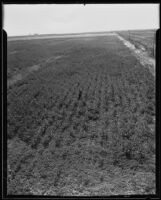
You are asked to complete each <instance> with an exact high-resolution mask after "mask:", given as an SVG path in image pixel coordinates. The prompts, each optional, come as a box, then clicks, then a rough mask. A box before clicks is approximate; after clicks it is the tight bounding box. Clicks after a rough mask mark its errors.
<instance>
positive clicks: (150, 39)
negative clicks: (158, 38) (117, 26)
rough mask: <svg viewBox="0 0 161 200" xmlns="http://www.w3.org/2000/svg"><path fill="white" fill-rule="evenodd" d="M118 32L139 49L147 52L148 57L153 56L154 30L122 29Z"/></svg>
mask: <svg viewBox="0 0 161 200" xmlns="http://www.w3.org/2000/svg"><path fill="white" fill-rule="evenodd" d="M118 33H119V34H120V35H121V36H122V37H124V38H125V39H126V40H128V41H130V42H131V43H132V44H134V45H135V47H136V48H137V49H141V50H142V51H145V52H147V53H148V55H149V56H150V57H152V58H155V43H156V42H155V33H156V31H155V30H146V31H145V30H142V31H140V30H139V31H122V32H118Z"/></svg>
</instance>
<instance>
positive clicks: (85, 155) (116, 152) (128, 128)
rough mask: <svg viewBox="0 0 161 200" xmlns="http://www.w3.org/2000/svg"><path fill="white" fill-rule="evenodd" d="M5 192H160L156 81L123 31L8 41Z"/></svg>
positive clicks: (93, 194)
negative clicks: (124, 39) (128, 44)
mask: <svg viewBox="0 0 161 200" xmlns="http://www.w3.org/2000/svg"><path fill="white" fill-rule="evenodd" d="M7 59H8V66H7V82H8V90H7V136H8V140H7V145H8V149H7V167H8V169H7V172H8V176H7V193H8V194H25V195H26V194H34V195H61V196H95V195H100V196H101V195H106V196H109V195H130V194H155V189H156V187H155V84H154V82H155V80H154V76H153V75H152V73H150V71H149V69H148V68H146V67H145V66H143V65H142V64H140V62H139V60H138V59H136V57H135V56H134V55H133V53H132V52H131V51H130V50H129V49H128V48H127V47H126V46H125V45H124V44H123V42H122V41H121V40H119V38H118V37H117V35H108V36H101V37H96V36H95V37H82V38H78V37H77V38H63V39H62V38H61V39H60V38H54V39H53V38H52V39H41V40H39V39H36V40H26V41H25V40H23V41H8V57H7Z"/></svg>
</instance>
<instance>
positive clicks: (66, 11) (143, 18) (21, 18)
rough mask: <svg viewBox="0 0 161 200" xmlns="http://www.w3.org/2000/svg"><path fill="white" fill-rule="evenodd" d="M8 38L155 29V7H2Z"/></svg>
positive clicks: (157, 10)
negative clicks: (31, 35)
mask: <svg viewBox="0 0 161 200" xmlns="http://www.w3.org/2000/svg"><path fill="white" fill-rule="evenodd" d="M3 12H4V20H3V23H4V29H5V30H6V31H7V34H8V36H14V35H28V34H35V33H37V34H55V33H79V32H95V31H111V30H130V29H153V28H154V29H157V28H159V4H129V5H127V4H115V5H114V4H113V5H112V4H109V5H107V4H99V5H97V4H95V5H85V6H84V5H82V4H77V5H74V4H73V5H72V4H71V5H55V4H52V5H49V4H48V5H4V10H3Z"/></svg>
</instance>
